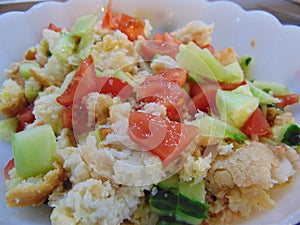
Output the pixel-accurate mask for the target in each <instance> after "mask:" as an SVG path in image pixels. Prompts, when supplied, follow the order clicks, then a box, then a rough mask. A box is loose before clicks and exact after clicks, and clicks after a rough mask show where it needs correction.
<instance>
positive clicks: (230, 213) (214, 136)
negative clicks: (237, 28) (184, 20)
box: [0, 1, 300, 225]
mask: <svg viewBox="0 0 300 225" xmlns="http://www.w3.org/2000/svg"><path fill="white" fill-rule="evenodd" d="M98 17H99V14H98V13H93V14H89V15H85V16H82V17H80V18H78V19H77V21H76V22H75V23H74V25H73V26H72V27H68V28H65V27H60V26H59V24H53V23H51V22H50V24H49V26H48V27H47V28H45V29H44V30H43V31H42V35H43V36H42V39H41V41H40V42H39V43H38V44H36V45H35V46H33V47H30V48H28V50H27V51H26V52H25V55H24V58H23V59H21V60H20V61H19V62H15V63H12V64H11V65H10V67H9V68H8V69H7V70H6V71H5V74H6V76H7V79H6V80H5V81H4V82H3V83H2V87H1V90H0V102H1V104H0V109H1V112H2V114H3V115H5V116H6V118H5V119H3V120H1V121H0V137H1V139H3V140H7V141H11V144H12V156H13V158H12V159H11V160H10V161H9V162H8V163H7V165H6V167H5V170H4V174H5V178H6V188H7V192H6V196H5V198H6V204H7V206H8V207H25V206H37V205H41V204H48V205H49V207H51V208H52V209H53V211H52V213H51V218H50V219H51V223H52V224H55V225H60V224H76V225H83V224H86V225H90V224H106V225H117V224H140V225H146V224H153V225H154V224H159V225H162V224H190V225H200V224H203V225H204V224H232V223H233V222H234V221H235V220H238V219H243V218H247V217H249V216H251V215H252V213H253V212H254V211H264V210H270V209H272V208H274V207H276V202H275V201H274V200H273V199H272V195H271V194H270V192H271V190H272V189H276V188H278V187H282V185H283V184H286V183H288V182H290V181H291V179H292V177H293V176H294V175H295V174H296V173H297V170H298V169H299V145H300V128H299V126H298V125H297V124H296V122H295V119H294V117H293V114H292V113H291V112H289V111H287V110H286V106H289V105H292V104H295V103H297V102H298V99H299V97H298V95H297V94H294V93H291V92H290V91H289V89H288V88H287V87H286V86H285V85H283V84H279V83H275V82H271V81H263V80H256V79H251V78H250V77H249V76H248V73H249V68H250V66H251V65H253V64H254V66H255V59H252V58H251V56H239V55H237V53H236V52H235V50H234V48H233V47H228V48H226V49H214V47H213V44H212V38H211V33H212V32H213V25H209V24H206V23H205V22H204V21H191V22H189V23H188V24H186V25H185V26H184V27H181V28H178V29H176V30H174V31H172V32H164V33H153V31H152V27H151V24H150V21H149V20H147V19H140V18H135V17H133V16H131V15H127V14H125V13H116V12H113V10H112V2H111V1H109V3H108V7H107V9H106V12H105V15H104V17H103V18H98Z"/></svg>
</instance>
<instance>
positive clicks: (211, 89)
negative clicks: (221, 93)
mask: <svg viewBox="0 0 300 225" xmlns="http://www.w3.org/2000/svg"><path fill="white" fill-rule="evenodd" d="M196 85H197V86H196ZM196 89H197V90H196ZM218 89H219V86H217V85H210V84H206V85H199V84H197V83H196V84H193V89H192V90H191V92H192V93H193V97H192V100H191V101H190V103H189V106H188V110H189V113H190V114H192V115H193V114H195V113H196V112H197V110H201V111H203V112H209V111H215V106H216V95H217V90H218ZM196 91H197V92H196Z"/></svg>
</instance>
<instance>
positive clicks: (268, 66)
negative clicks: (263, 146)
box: [0, 0, 300, 225]
mask: <svg viewBox="0 0 300 225" xmlns="http://www.w3.org/2000/svg"><path fill="white" fill-rule="evenodd" d="M116 1H118V0H116ZM119 1H120V0H119ZM154 1H155V2H157V3H159V4H160V6H161V7H160V9H158V10H157V8H156V9H155V10H153V9H154V8H155V6H153V5H155V4H153V2H154ZM126 2H127V3H128V4H125V5H124V4H116V3H114V7H115V9H116V10H117V11H121V10H123V9H124V11H125V12H126V13H133V14H135V13H137V12H136V11H134V10H133V9H134V8H135V7H134V8H133V7H130V5H132V4H133V3H134V5H135V6H138V7H144V8H147V9H148V10H149V12H150V13H152V14H155V13H161V11H166V10H164V9H166V7H163V6H168V4H170V2H172V3H173V4H172V7H169V8H171V10H170V11H168V12H167V13H165V14H163V15H160V16H162V18H160V19H159V21H158V20H157V19H155V17H154V18H153V21H151V23H152V24H153V26H156V25H158V23H162V24H163V26H165V27H170V28H174V25H179V26H181V25H183V24H185V23H186V22H187V21H189V20H190V19H189V17H190V16H193V18H192V19H203V20H204V21H205V22H207V23H214V26H215V28H214V32H213V35H212V38H213V44H214V46H215V47H216V48H217V49H221V48H225V47H230V46H233V47H235V48H236V50H237V53H238V54H239V55H251V56H253V58H254V63H255V66H254V68H253V69H252V70H251V71H250V72H251V73H252V74H259V78H260V79H267V78H268V77H269V76H272V80H273V79H274V80H275V81H279V82H283V83H285V84H287V85H288V86H289V87H290V88H291V90H293V91H295V92H297V93H298V94H300V93H299V92H300V90H299V87H298V86H299V85H298V84H299V83H300V64H299V63H297V62H298V61H297V60H298V59H299V55H300V41H299V40H300V28H299V27H297V26H294V25H282V24H281V23H280V22H279V20H278V19H277V18H276V17H274V16H273V15H271V14H270V13H267V12H265V11H260V10H253V11H246V10H244V9H242V8H241V7H240V6H238V5H237V4H235V3H233V2H228V1H216V2H206V1H205V0H197V1H196V0H187V1H185V2H184V6H183V7H185V10H182V8H180V7H179V6H178V4H179V5H180V4H183V2H182V1H180V0H173V1H172V0H160V1H159V0H152V1H143V3H142V1H140V2H139V0H126ZM129 3H131V4H129ZM82 4H84V6H85V7H80V6H82ZM105 5H106V1H101V0H85V1H84V3H83V1H82V0H70V1H66V2H41V3H37V4H35V5H34V6H33V7H31V8H30V9H29V10H27V11H25V12H16V11H14V12H7V13H4V14H2V15H0V30H1V34H2V35H0V59H1V60H0V71H1V72H2V71H3V70H4V69H5V68H7V67H8V66H9V63H11V62H13V61H17V60H19V59H21V56H22V54H24V52H25V50H26V49H27V48H28V47H30V46H33V45H34V44H36V43H38V41H39V40H40V38H41V30H42V28H43V27H46V26H47V24H48V23H49V22H50V21H51V22H54V23H57V24H59V25H61V26H65V27H70V26H71V25H72V23H73V22H74V20H75V19H76V18H77V17H78V16H80V15H84V14H87V13H89V12H94V11H99V12H100V11H101V8H102V7H104V6H105ZM176 5H177V6H176ZM92 6H93V7H92ZM195 6H197V7H198V8H197V7H195ZM70 8H72V11H70V10H69V11H68V9H70ZM151 10H152V11H151ZM197 10H198V11H199V12H201V13H202V14H201V13H198V11H197ZM66 11H67V13H65V12H66ZM51 12H52V14H51ZM143 12H144V13H146V14H147V10H146V11H143ZM149 12H148V13H149ZM185 12H189V13H188V14H187V13H185ZM215 12H218V13H219V14H221V15H219V14H218V15H217V14H213V13H215ZM59 13H60V14H59ZM63 13H65V14H64V15H63ZM197 13H198V14H197ZM195 14H197V15H196V16H195ZM222 14H224V15H222ZM57 15H58V16H57ZM66 15H68V16H66ZM210 15H213V16H210ZM39 16H42V17H39ZM222 16H223V17H222ZM34 18H36V19H38V20H36V19H34ZM176 18H180V20H178V19H176ZM224 18H226V20H225V21H224ZM33 22H34V23H33ZM10 24H13V27H11V25H10ZM29 25H30V28H28V26H29ZM24 26H25V27H24ZM26 26H27V27H26ZM253 26H254V28H255V29H254V28H253ZM177 27H178V26H177ZM15 28H17V30H16V29H15ZM3 30H5V31H6V33H5V35H3V33H2V31H3ZM16 32H21V33H22V36H21V39H22V41H21V42H18V41H17V40H20V37H19V36H18V37H16V35H20V33H16ZM240 34H242V36H241V38H240V39H238V40H237V41H236V39H237V37H236V36H234V35H240ZM12 43H13V45H12ZM253 43H255V46H254V47H253V46H252V44H253ZM279 43H281V45H278V44H279ZM282 43H283V44H282ZM297 43H298V45H297ZM275 49H276V51H275ZM270 51H271V53H272V54H271V53H270ZM273 51H275V52H273ZM274 54H279V56H278V57H275V56H274ZM288 56H292V57H289V58H287V57H288ZM281 64H282V65H283V66H281ZM285 65H288V67H287V66H285ZM272 66H274V67H275V69H274V68H272ZM262 72H263V73H262ZM283 72H284V73H283ZM282 74H284V76H282ZM3 79H4V76H1V77H0V81H1V80H3ZM297 82H298V83H297ZM292 110H294V111H295V113H296V114H295V115H296V119H297V121H298V122H299V121H300V120H299V118H300V116H299V112H300V109H299V107H297V108H293V109H292ZM0 146H1V148H2V149H1V152H0V165H1V169H2V171H3V168H4V166H5V164H6V163H7V161H8V160H9V158H10V157H11V153H10V145H9V144H8V143H4V142H0ZM0 174H1V175H0V182H1V183H0V194H1V199H0V209H2V210H1V211H0V223H1V224H20V221H21V222H22V224H49V223H50V221H49V213H50V211H49V209H48V208H47V207H45V206H42V207H39V208H31V207H29V208H25V209H8V208H6V206H5V202H4V193H5V187H4V181H3V180H4V177H3V173H0ZM298 186H300V176H299V173H298V175H297V176H296V177H295V179H294V182H293V183H292V184H290V185H289V186H288V187H286V188H287V190H286V191H284V190H281V189H278V190H276V194H275V196H276V200H277V201H278V208H275V209H274V210H272V211H271V212H269V211H268V212H266V213H259V214H257V215H255V219H254V220H253V219H251V220H247V221H243V223H242V224H244V225H250V224H257V223H260V224H282V225H283V224H293V223H294V224H295V223H297V222H299V221H300V202H299V203H295V202H297V199H299V198H300V192H299V191H298V192H297V190H298V189H297V187H298ZM287 192H290V193H287ZM290 205H292V206H293V207H295V209H294V210H292V209H291V208H290V207H289V206H290ZM285 207H288V208H285ZM268 215H271V216H272V218H271V223H268V218H269V217H268ZM7 219H9V220H7ZM278 219H280V222H279V221H278Z"/></svg>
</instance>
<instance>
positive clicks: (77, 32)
mask: <svg viewBox="0 0 300 225" xmlns="http://www.w3.org/2000/svg"><path fill="white" fill-rule="evenodd" d="M97 19H98V13H93V14H89V15H84V16H81V17H79V18H78V19H77V20H76V22H75V24H74V25H73V27H72V29H71V33H72V35H74V36H78V37H82V36H85V35H86V34H88V33H91V32H92V31H93V28H94V26H95V24H96V22H97Z"/></svg>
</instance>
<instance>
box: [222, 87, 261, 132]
mask: <svg viewBox="0 0 300 225" xmlns="http://www.w3.org/2000/svg"><path fill="white" fill-rule="evenodd" d="M258 104H259V101H258V98H256V97H254V96H250V95H247V94H244V93H239V92H234V91H223V90H220V89H219V90H218V91H217V96H216V105H217V109H218V111H219V114H220V118H221V120H223V121H225V122H227V123H229V124H230V125H232V126H234V127H237V128H241V127H242V126H243V125H244V124H245V122H246V121H247V120H248V118H249V117H250V116H251V114H252V113H253V112H254V111H255V110H256V108H257V107H258Z"/></svg>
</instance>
